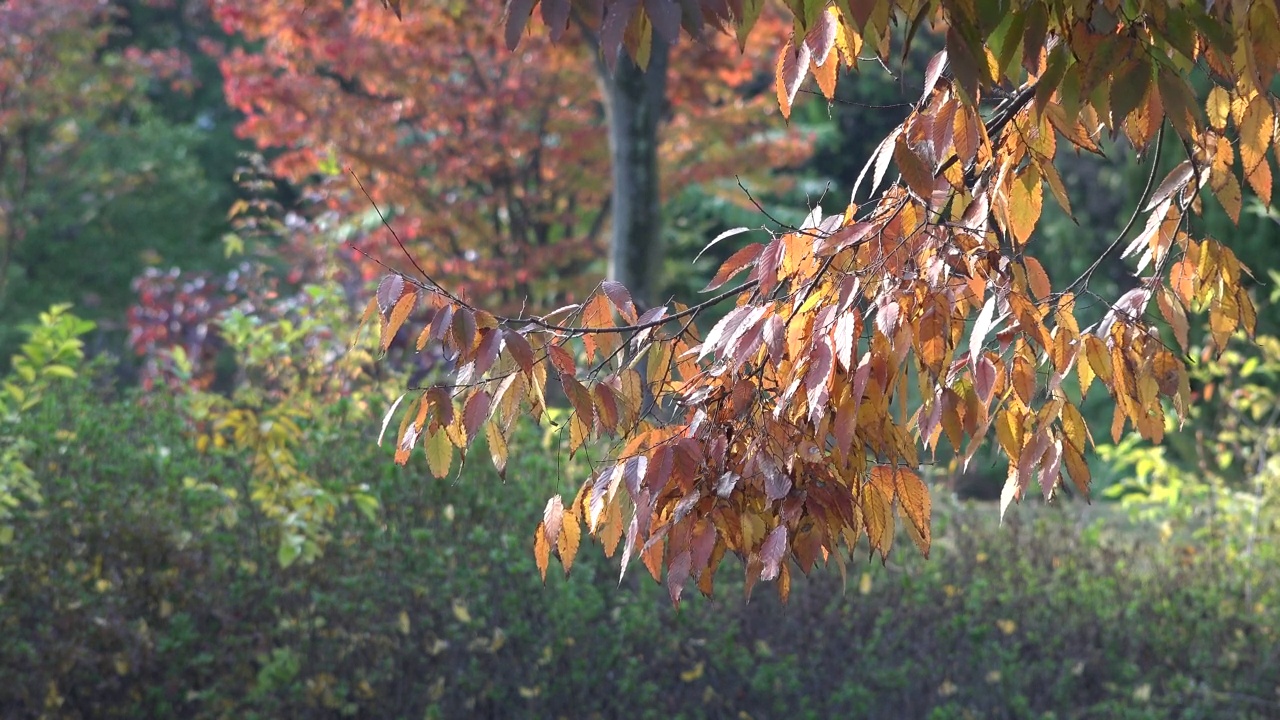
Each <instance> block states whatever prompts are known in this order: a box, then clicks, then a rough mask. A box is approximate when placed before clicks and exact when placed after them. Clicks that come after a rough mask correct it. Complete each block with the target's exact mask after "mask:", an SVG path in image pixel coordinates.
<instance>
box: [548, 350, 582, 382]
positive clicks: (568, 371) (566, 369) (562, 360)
mask: <svg viewBox="0 0 1280 720" xmlns="http://www.w3.org/2000/svg"><path fill="white" fill-rule="evenodd" d="M547 355H548V356H549V357H550V358H551V364H552V365H554V366H555V368H556V371H557V372H559V373H560V374H561V375H570V376H573V375H577V374H578V366H577V364H576V363H574V361H573V356H572V355H570V354H569V351H568V350H565V349H564V348H563V347H561V346H560V345H548V346H547Z"/></svg>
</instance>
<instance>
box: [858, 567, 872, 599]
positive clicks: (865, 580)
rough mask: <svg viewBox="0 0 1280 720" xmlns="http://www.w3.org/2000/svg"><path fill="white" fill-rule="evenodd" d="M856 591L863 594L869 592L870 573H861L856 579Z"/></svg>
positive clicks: (868, 593)
mask: <svg viewBox="0 0 1280 720" xmlns="http://www.w3.org/2000/svg"><path fill="white" fill-rule="evenodd" d="M858 592H859V593H862V594H863V595H870V594H871V573H869V572H864V573H862V577H861V578H859V580H858Z"/></svg>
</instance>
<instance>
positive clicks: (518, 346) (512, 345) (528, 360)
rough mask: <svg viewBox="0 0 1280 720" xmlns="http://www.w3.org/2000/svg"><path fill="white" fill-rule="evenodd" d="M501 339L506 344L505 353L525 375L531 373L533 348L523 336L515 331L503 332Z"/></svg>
mask: <svg viewBox="0 0 1280 720" xmlns="http://www.w3.org/2000/svg"><path fill="white" fill-rule="evenodd" d="M502 339H503V340H504V341H505V342H506V347H507V352H509V353H511V357H512V359H514V360H515V361H516V364H517V365H519V366H520V369H521V370H523V371H525V372H526V373H532V372H533V347H531V346H530V345H529V341H528V340H526V339H525V338H524V336H523V335H521V334H520V333H518V332H516V331H515V330H503V331H502Z"/></svg>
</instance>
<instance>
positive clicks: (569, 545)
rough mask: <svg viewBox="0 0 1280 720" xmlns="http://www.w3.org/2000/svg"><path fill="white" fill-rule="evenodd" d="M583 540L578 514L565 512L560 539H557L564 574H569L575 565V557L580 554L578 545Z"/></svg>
mask: <svg viewBox="0 0 1280 720" xmlns="http://www.w3.org/2000/svg"><path fill="white" fill-rule="evenodd" d="M581 541H582V526H581V525H579V524H578V516H577V515H574V514H573V513H565V514H564V519H563V525H562V526H561V528H560V539H559V540H557V541H556V549H557V550H558V551H559V552H560V564H561V565H563V566H564V574H565V575H568V574H569V570H570V568H572V567H573V559H574V557H576V556H577V554H578V545H579V544H580V543H581Z"/></svg>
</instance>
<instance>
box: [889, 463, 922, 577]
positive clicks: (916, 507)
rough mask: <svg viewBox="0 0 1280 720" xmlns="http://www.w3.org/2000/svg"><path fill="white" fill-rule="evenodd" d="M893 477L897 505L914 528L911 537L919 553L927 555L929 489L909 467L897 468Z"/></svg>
mask: <svg viewBox="0 0 1280 720" xmlns="http://www.w3.org/2000/svg"><path fill="white" fill-rule="evenodd" d="M893 477H894V482H895V484H896V486H897V494H898V507H899V508H901V509H902V511H903V512H904V513H905V514H906V516H907V520H909V521H910V524H911V526H912V527H914V528H915V530H916V534H915V535H913V539H914V540H915V541H916V544H917V546H918V547H919V548H920V552H921V554H923V555H924V556H925V557H929V544H930V528H929V514H930V508H931V501H930V499H929V489H928V488H927V487H925V484H924V482H923V481H922V480H921V479H920V476H919V475H917V474H916V472H915V471H914V470H911V469H909V468H904V467H899V468H897V470H896V471H895V472H894V476H893Z"/></svg>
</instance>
